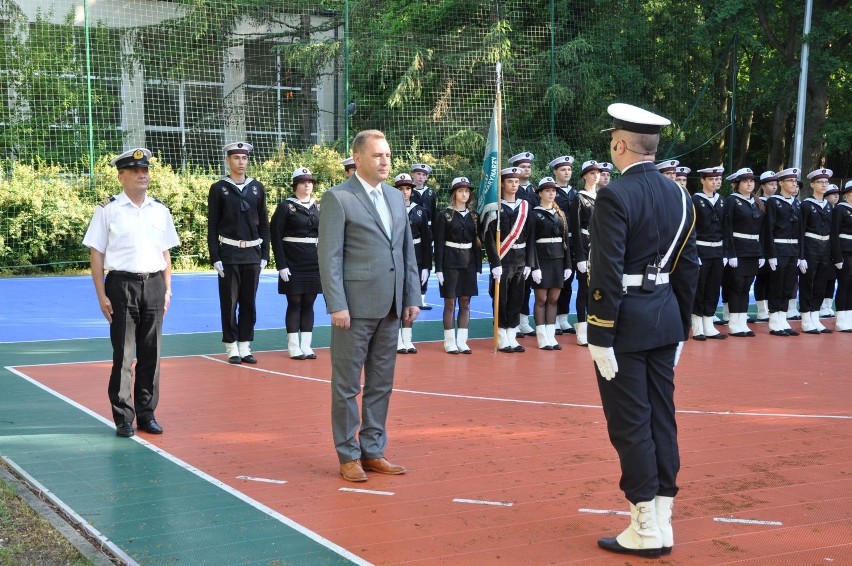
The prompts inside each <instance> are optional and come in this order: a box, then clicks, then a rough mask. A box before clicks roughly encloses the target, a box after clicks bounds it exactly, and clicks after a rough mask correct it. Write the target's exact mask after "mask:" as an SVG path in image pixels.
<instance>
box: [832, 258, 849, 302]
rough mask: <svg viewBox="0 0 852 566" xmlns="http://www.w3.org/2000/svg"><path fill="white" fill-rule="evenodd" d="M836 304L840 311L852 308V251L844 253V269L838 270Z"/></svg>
mask: <svg viewBox="0 0 852 566" xmlns="http://www.w3.org/2000/svg"><path fill="white" fill-rule="evenodd" d="M832 268H834V266H832ZM834 306H835V307H836V308H837V310H838V311H849V310H852V253H845V254H843V269H841V270H840V271H838V272H837V295H836V298H835V305H834Z"/></svg>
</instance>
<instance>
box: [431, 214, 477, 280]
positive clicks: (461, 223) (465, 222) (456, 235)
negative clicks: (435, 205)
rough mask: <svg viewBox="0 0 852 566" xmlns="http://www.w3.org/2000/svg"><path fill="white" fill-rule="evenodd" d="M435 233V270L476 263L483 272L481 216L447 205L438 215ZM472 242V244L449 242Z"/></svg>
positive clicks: (462, 267)
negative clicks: (461, 211) (455, 245)
mask: <svg viewBox="0 0 852 566" xmlns="http://www.w3.org/2000/svg"><path fill="white" fill-rule="evenodd" d="M432 234H433V235H434V237H435V273H443V272H444V270H446V269H468V268H470V267H473V268H474V269H475V270H476V272H477V273H481V272H482V251H481V246H480V244H479V238H478V236H477V235H478V234H479V216H478V215H477V214H476V213H475V212H473V211H470V212H468V213H467V214H464V215H462V214H461V213H460V212H458V211H456V210H453V209H452V208H449V207H448V208H445V209H444V210H442V211H440V212H439V213H438V215H437V216H436V217H435V222H434V223H433V224H432ZM447 242H451V243H454V244H470V247H469V248H458V247H453V246H448V245H447Z"/></svg>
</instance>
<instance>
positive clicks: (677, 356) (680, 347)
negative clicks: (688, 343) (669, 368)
mask: <svg viewBox="0 0 852 566" xmlns="http://www.w3.org/2000/svg"><path fill="white" fill-rule="evenodd" d="M682 351H683V342H678V343H677V349H676V350H675V359H674V366H673V367H677V363H678V362H679V361H680V353H681V352H682Z"/></svg>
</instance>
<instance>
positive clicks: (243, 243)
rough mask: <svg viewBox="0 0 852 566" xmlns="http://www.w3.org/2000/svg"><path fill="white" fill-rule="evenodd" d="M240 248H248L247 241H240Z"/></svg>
mask: <svg viewBox="0 0 852 566" xmlns="http://www.w3.org/2000/svg"><path fill="white" fill-rule="evenodd" d="M240 247H241V248H244V247H246V241H245V240H240Z"/></svg>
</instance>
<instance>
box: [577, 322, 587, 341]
mask: <svg viewBox="0 0 852 566" xmlns="http://www.w3.org/2000/svg"><path fill="white" fill-rule="evenodd" d="M574 328H575V329H576V330H577V345H578V346H588V345H589V340H588V338H587V336H588V335H587V334H586V331H587V330H588V323H587V322H578V323H577V324H576V325H575V326H574Z"/></svg>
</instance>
